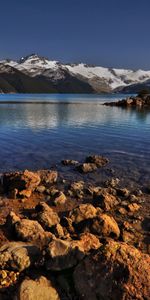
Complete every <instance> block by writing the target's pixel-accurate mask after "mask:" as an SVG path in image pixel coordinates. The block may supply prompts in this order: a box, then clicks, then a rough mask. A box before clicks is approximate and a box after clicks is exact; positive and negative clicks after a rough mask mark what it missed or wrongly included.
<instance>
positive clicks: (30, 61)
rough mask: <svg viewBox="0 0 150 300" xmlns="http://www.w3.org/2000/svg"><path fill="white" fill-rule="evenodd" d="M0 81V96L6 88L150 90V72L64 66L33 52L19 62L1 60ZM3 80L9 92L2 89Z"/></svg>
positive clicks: (92, 91)
mask: <svg viewBox="0 0 150 300" xmlns="http://www.w3.org/2000/svg"><path fill="white" fill-rule="evenodd" d="M12 73H13V74H14V80H12ZM0 79H1V80H0V92H1V93H7V92H8V93H9V92H10V86H9V85H11V86H12V92H16V93H28V92H32V93H40V92H41V93H43V92H44V93H54V92H56V93H57V92H58V93H114V92H121V91H122V92H124V93H126V92H130V91H131V92H132V93H135V92H138V91H139V90H140V89H141V88H147V87H148V88H149V87H150V84H149V81H150V71H144V70H141V69H139V70H132V69H117V68H105V67H101V66H94V65H87V64H84V63H67V64H64V63H61V62H59V61H57V60H49V59H48V58H46V57H44V56H39V55H38V54H35V53H33V54H31V55H27V56H25V57H22V58H21V59H19V60H18V61H14V60H11V59H10V60H9V59H6V60H2V61H0ZM19 79H20V80H19ZM4 80H5V81H6V86H7V87H8V86H9V88H8V89H7V88H6V87H5V88H4V87H3V86H4ZM15 80H16V81H17V84H16V81H15ZM19 82H20V84H21V85H22V88H21V87H20V86H19Z"/></svg>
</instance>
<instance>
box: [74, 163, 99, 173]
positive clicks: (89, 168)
mask: <svg viewBox="0 0 150 300" xmlns="http://www.w3.org/2000/svg"><path fill="white" fill-rule="evenodd" d="M77 170H78V171H79V172H81V173H89V172H93V171H96V170H97V166H96V164H94V163H83V164H81V165H79V166H78V167H77Z"/></svg>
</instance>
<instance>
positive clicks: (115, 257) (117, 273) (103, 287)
mask: <svg viewBox="0 0 150 300" xmlns="http://www.w3.org/2000/svg"><path fill="white" fill-rule="evenodd" d="M74 283H75V289H76V291H77V293H78V295H79V299H83V300H84V299H85V300H88V299H89V300H91V299H92V300H97V299H105V300H116V299H118V300H124V299H128V300H133V299H134V300H139V299H141V300H142V299H143V300H144V299H147V300H148V299H149V298H150V256H149V255H146V254H143V253H142V252H140V251H139V250H137V249H136V248H134V247H132V246H129V245H127V244H125V243H119V242H115V241H113V240H110V241H108V243H107V244H106V245H105V246H104V247H101V248H100V250H99V251H98V252H97V254H95V255H91V256H89V257H86V258H85V259H84V260H83V261H82V262H80V263H79V265H78V266H77V267H76V269H75V272H74Z"/></svg>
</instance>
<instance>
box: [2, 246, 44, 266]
mask: <svg viewBox="0 0 150 300" xmlns="http://www.w3.org/2000/svg"><path fill="white" fill-rule="evenodd" d="M39 256H40V251H39V248H38V247H37V246H35V245H31V244H27V243H23V242H9V243H7V244H5V245H4V246H2V247H1V248H0V268H1V269H8V270H14V271H16V270H17V271H19V272H20V271H23V270H25V269H27V268H28V267H30V266H31V265H32V264H34V263H35V262H36V261H37V259H38V258H39Z"/></svg>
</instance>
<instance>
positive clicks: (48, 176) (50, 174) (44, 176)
mask: <svg viewBox="0 0 150 300" xmlns="http://www.w3.org/2000/svg"><path fill="white" fill-rule="evenodd" d="M37 173H38V174H39V176H40V178H41V183H42V184H43V185H45V184H52V183H55V182H56V181H57V179H58V172H57V171H52V170H40V171H38V172H37Z"/></svg>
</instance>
